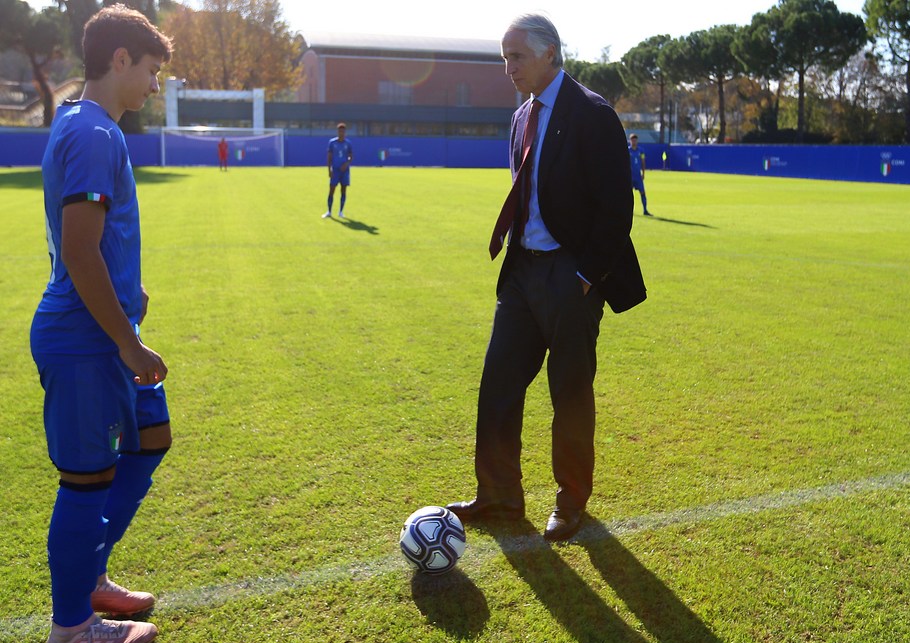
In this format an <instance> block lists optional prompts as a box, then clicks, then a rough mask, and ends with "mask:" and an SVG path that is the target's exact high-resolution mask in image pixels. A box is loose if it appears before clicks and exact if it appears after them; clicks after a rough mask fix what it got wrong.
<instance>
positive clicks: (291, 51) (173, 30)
mask: <svg viewBox="0 0 910 643" xmlns="http://www.w3.org/2000/svg"><path fill="white" fill-rule="evenodd" d="M163 31H164V32H165V33H167V34H168V35H169V36H171V37H172V38H173V40H174V47H175V50H176V54H175V56H174V59H173V61H172V62H171V64H170V66H169V68H168V69H169V71H170V73H171V74H173V75H174V76H177V77H180V78H185V79H186V83H187V86H188V87H192V88H195V89H233V90H238V89H242V90H249V89H254V88H257V87H263V88H265V90H266V93H267V94H275V93H276V92H280V91H282V90H285V89H288V88H291V87H292V86H293V85H294V84H295V83H296V82H297V75H296V69H295V68H296V65H297V62H298V60H299V57H300V44H299V41H298V40H297V39H296V38H295V35H294V34H293V33H291V31H290V29H289V27H288V25H287V24H286V23H285V22H284V21H283V20H282V18H281V6H280V4H279V2H278V0H203V2H202V8H201V9H200V10H199V11H194V10H193V9H190V8H189V7H186V6H184V5H176V6H175V7H174V8H173V9H172V10H170V11H168V12H167V14H166V15H165V16H164V21H163Z"/></svg>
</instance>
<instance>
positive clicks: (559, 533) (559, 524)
mask: <svg viewBox="0 0 910 643" xmlns="http://www.w3.org/2000/svg"><path fill="white" fill-rule="evenodd" d="M584 513H585V510H584V509H560V508H559V507H557V508H556V510H555V511H554V512H553V513H551V514H550V519H549V520H547V528H546V530H545V531H544V532H543V537H544V540H548V541H550V542H556V541H560V540H568V539H569V538H571V537H572V536H574V535H575V534H576V533H578V528H579V527H581V518H582V516H583V515H584Z"/></svg>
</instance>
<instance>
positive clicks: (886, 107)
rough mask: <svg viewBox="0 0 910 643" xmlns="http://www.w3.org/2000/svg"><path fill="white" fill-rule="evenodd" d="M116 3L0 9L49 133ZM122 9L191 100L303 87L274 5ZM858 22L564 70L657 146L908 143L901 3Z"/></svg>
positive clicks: (294, 47) (266, 1)
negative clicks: (58, 70)
mask: <svg viewBox="0 0 910 643" xmlns="http://www.w3.org/2000/svg"><path fill="white" fill-rule="evenodd" d="M115 1H116V0H103V1H99V0H57V3H56V4H57V6H56V7H48V8H45V9H44V10H42V11H41V12H37V13H36V12H35V11H34V10H33V9H32V8H31V7H30V6H29V5H28V3H26V2H25V1H24V0H0V51H4V50H16V51H18V52H20V53H21V54H22V55H24V56H25V58H26V59H27V60H28V64H29V65H30V67H31V71H32V77H33V78H34V80H35V84H36V86H37V87H38V93H39V95H40V96H41V97H42V100H43V101H44V122H45V125H49V124H50V122H51V120H52V118H53V113H54V105H53V96H52V92H51V88H50V84H49V82H48V78H47V69H48V67H49V66H50V65H51V64H52V63H54V62H55V61H57V62H58V61H60V60H61V59H64V58H71V59H73V60H75V61H77V64H79V65H81V56H82V51H81V42H80V38H81V34H82V27H83V25H84V24H85V22H86V21H87V20H88V18H89V17H91V16H92V15H93V14H94V13H95V12H97V11H99V10H100V9H101V7H102V6H106V5H109V4H114V3H115ZM121 1H124V0H121ZM124 4H127V5H129V6H131V7H133V8H135V9H137V10H139V11H141V12H142V13H144V14H145V15H146V16H148V17H149V19H150V20H152V21H153V22H154V23H156V24H160V25H161V26H162V29H163V30H164V32H165V33H167V34H169V35H171V36H172V37H173V38H174V39H175V42H176V43H177V46H178V51H179V55H178V56H175V57H174V60H173V61H172V62H171V63H170V64H169V66H168V70H167V73H168V74H170V75H174V76H177V77H183V78H187V79H191V80H190V83H191V86H192V87H194V88H199V89H252V88H254V87H264V88H265V89H266V93H267V95H269V96H270V97H271V98H272V99H275V98H281V97H282V96H287V95H289V94H290V93H291V92H292V91H293V90H294V89H295V88H296V87H297V86H298V85H299V84H300V82H301V80H302V79H301V78H300V57H301V54H302V52H303V51H304V50H305V43H304V41H303V38H302V37H301V36H300V35H299V34H297V33H294V32H292V31H291V30H290V28H289V27H288V25H287V24H286V23H285V22H284V20H283V19H282V17H281V6H280V2H279V0H201V2H196V3H195V6H197V7H198V8H197V9H193V8H190V7H189V6H187V5H185V4H182V3H181V2H177V1H176V0H125V2H124ZM863 13H864V14H865V18H863V17H860V16H857V15H855V14H851V13H845V12H841V11H840V10H839V9H838V8H837V5H836V4H835V3H834V2H833V1H831V0H779V1H778V3H777V4H776V5H774V6H772V7H771V8H770V9H768V10H767V11H766V12H764V13H758V14H756V15H755V16H753V18H752V21H751V23H750V24H748V25H745V26H737V25H717V26H713V27H710V28H708V29H704V30H699V31H695V32H693V33H690V34H688V35H686V36H682V37H679V38H671V37H670V36H669V35H657V36H651V37H649V38H647V39H645V40H643V41H642V42H640V43H639V44H638V45H636V46H635V47H633V48H632V49H630V50H629V51H628V52H626V53H625V54H624V55H623V56H622V58H621V60H620V61H618V62H610V61H609V49H605V50H604V55H603V57H602V60H601V61H600V62H594V63H591V62H585V61H579V60H576V59H573V57H572V55H571V54H570V52H567V56H566V69H567V71H568V72H569V73H570V74H572V75H573V76H575V77H576V78H577V79H578V80H580V81H581V82H583V83H585V84H586V85H587V86H588V87H590V88H591V89H593V90H594V91H597V92H598V93H600V94H602V95H603V96H604V97H605V98H606V99H607V100H608V101H609V102H611V103H612V104H613V105H614V106H616V108H617V110H618V111H619V112H621V113H623V114H643V115H645V116H646V117H647V121H646V122H643V126H645V127H652V124H651V123H650V122H649V121H651V120H653V121H654V125H656V129H657V130H658V136H659V140H660V141H661V142H668V141H669V140H670V137H669V132H671V131H672V132H675V133H680V132H681V133H682V134H683V135H684V136H686V137H687V139H689V140H699V141H701V142H710V141H716V142H727V141H743V142H794V143H809V142H813V143H816V142H836V143H900V142H904V143H910V1H908V0H866V3H865V5H864V7H863ZM152 108H153V107H151V108H150V109H152ZM127 118H128V119H129V120H128V121H127V122H126V123H124V124H123V125H124V129H125V130H127V131H137V130H138V129H139V128H140V127H141V123H140V119H141V118H142V116H139V115H129V116H128V117H127ZM131 121H132V122H131ZM677 135H678V134H677Z"/></svg>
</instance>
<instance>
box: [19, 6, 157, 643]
mask: <svg viewBox="0 0 910 643" xmlns="http://www.w3.org/2000/svg"><path fill="white" fill-rule="evenodd" d="M171 51H172V48H171V41H170V39H168V38H167V37H166V36H164V35H163V34H161V33H160V32H159V31H158V30H157V29H156V28H155V27H154V26H153V25H152V24H151V23H150V22H149V21H148V19H147V18H146V17H145V16H144V15H142V14H141V13H139V12H138V11H134V10H132V9H128V8H126V7H124V6H123V5H115V6H113V7H107V8H105V9H102V10H101V11H100V12H99V13H97V14H96V15H95V16H93V17H92V18H91V19H90V20H89V21H88V22H87V23H86V25H85V32H84V37H83V52H84V60H85V78H86V82H85V88H84V91H83V94H82V97H81V99H80V100H78V101H71V102H70V101H68V102H66V103H64V104H63V105H62V106H60V108H59V109H58V110H57V114H56V117H55V118H54V122H53V124H52V126H51V131H50V137H49V140H48V144H47V148H46V150H45V153H44V159H43V161H42V166H41V171H42V175H43V177H44V204H45V216H46V228H47V242H48V250H49V254H50V261H51V274H50V280H49V282H48V284H47V288H46V290H45V291H44V295H43V296H42V298H41V302H40V303H39V305H38V309H37V311H36V312H35V316H34V319H33V321H32V327H31V350H32V355H33V357H34V360H35V364H36V365H37V367H38V373H39V375H40V379H41V385H42V387H43V388H44V391H45V398H44V425H45V433H46V436H47V445H48V454H49V456H50V459H51V461H52V462H53V464H54V466H55V467H56V468H57V470H58V471H59V476H60V485H59V489H58V491H57V498H56V502H55V504H54V510H53V513H52V515H51V520H50V527H49V530H48V538H47V552H48V566H49V568H50V576H51V599H52V604H53V611H54V613H53V623H52V626H51V633H50V636H49V638H48V643H77V642H82V643H89V642H93V641H105V642H107V643H112V642H113V643H143V642H145V641H151V640H152V639H154V638H155V636H156V635H157V633H158V630H157V628H156V627H155V626H154V625H153V624H151V623H144V622H136V621H129V620H124V621H114V620H104V619H101V618H100V617H99V616H98V615H97V614H96V612H102V613H109V614H115V615H131V614H135V613H138V612H143V611H146V610H148V609H149V608H151V607H152V605H153V604H154V603H155V597H154V596H152V595H151V594H149V593H147V592H132V591H129V590H127V589H125V588H123V587H121V586H120V585H117V584H116V583H114V582H113V581H111V580H110V579H109V578H108V575H107V563H108V557H109V556H110V553H111V549H112V548H113V547H114V545H115V544H116V543H117V542H118V541H119V540H120V539H121V537H122V536H123V534H124V533H125V532H126V529H127V527H128V526H129V524H130V522H131V521H132V519H133V516H134V515H135V513H136V511H137V509H138V508H139V504H140V503H141V502H142V500H143V499H144V498H145V496H146V493H147V492H148V490H149V488H150V487H151V484H152V473H153V472H154V471H155V469H156V468H157V466H158V465H159V464H160V462H161V460H162V458H163V457H164V454H165V452H166V451H167V450H168V448H169V447H170V445H171V427H170V419H169V414H168V407H167V401H166V398H165V394H164V388H163V386H162V382H163V380H164V379H165V377H166V376H167V372H168V371H167V366H166V365H165V363H164V361H163V360H162V358H161V356H159V355H158V354H157V353H156V352H155V351H153V350H152V349H150V348H148V347H146V346H145V345H144V344H143V343H142V342H141V341H140V340H139V324H141V323H142V321H143V319H144V317H145V313H146V310H147V307H148V295H147V294H146V292H145V289H144V288H143V286H142V281H141V270H140V233H139V204H138V201H137V198H136V183H135V180H134V178H133V170H132V166H131V165H130V159H129V153H128V150H127V146H126V139H125V138H124V136H123V132H121V130H120V128H119V126H118V125H117V121H118V120H119V119H120V117H121V116H122V115H123V113H124V112H125V111H127V110H132V111H135V110H138V109H140V108H141V107H142V106H143V104H144V103H145V101H146V99H147V98H148V97H149V96H150V95H151V94H155V93H158V89H159V86H158V72H159V71H160V69H161V66H162V64H164V63H165V62H167V61H168V60H170V58H171Z"/></svg>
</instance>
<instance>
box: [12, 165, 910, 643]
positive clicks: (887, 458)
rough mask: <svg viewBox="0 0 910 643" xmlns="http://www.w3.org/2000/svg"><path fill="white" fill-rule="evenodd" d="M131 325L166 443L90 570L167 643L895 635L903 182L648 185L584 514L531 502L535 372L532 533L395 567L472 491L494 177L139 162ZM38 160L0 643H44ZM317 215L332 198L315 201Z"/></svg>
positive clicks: (546, 417)
mask: <svg viewBox="0 0 910 643" xmlns="http://www.w3.org/2000/svg"><path fill="white" fill-rule="evenodd" d="M137 178H138V184H139V198H140V203H141V206H142V218H143V253H144V255H143V260H144V272H143V277H144V282H145V285H146V288H147V290H148V291H149V293H150V295H151V303H150V312H149V316H148V318H147V320H146V322H145V324H144V326H143V338H144V339H145V341H146V342H147V343H148V344H149V345H150V346H152V347H153V348H155V349H156V350H158V351H159V352H160V353H161V354H162V355H163V356H164V358H165V360H166V362H167V363H168V366H169V368H170V374H169V376H168V380H167V382H166V386H167V391H168V398H169V402H170V406H171V411H172V422H173V428H174V434H175V440H174V448H173V449H172V450H171V452H170V454H169V455H168V457H167V458H166V459H165V461H164V464H163V465H162V467H161V469H160V470H159V472H158V474H157V476H156V483H155V486H154V487H153V489H152V492H151V495H150V496H149V498H148V499H147V501H146V502H145V504H144V506H143V507H142V509H141V511H140V513H139V515H138V517H137V518H136V520H135V522H134V523H133V526H132V528H131V530H130V531H129V532H128V533H127V536H126V538H125V540H124V541H123V542H122V543H121V544H120V546H119V549H118V550H117V551H115V554H114V558H113V559H112V569H111V572H112V576H113V577H114V578H115V579H117V580H119V581H120V582H122V583H123V584H125V585H128V586H131V587H136V588H137V589H145V590H148V591H152V592H155V593H156V594H157V595H158V597H159V605H158V607H157V608H156V610H155V611H154V613H153V614H152V615H151V617H150V618H151V620H152V621H154V622H155V623H156V624H157V625H158V626H159V628H160V630H161V634H160V636H159V638H158V640H160V641H162V642H163V643H177V642H180V643H211V642H212V641H217V642H218V643H250V642H252V641H256V642H262V641H275V642H279V641H280V642H285V641H301V642H302V641H307V642H309V641H313V642H319V643H335V642H337V643H342V642H361V641H363V642H383V643H385V642H389V641H396V642H402V643H411V642H418V641H419V642H424V641H426V642H440V643H441V642H455V641H474V642H477V643H503V642H513V641H514V642H518V641H523V642H531V643H540V642H550V643H557V642H559V643H562V642H571V641H581V642H591V643H605V642H610V643H625V642H628V643H684V642H691V643H715V642H719V641H724V642H741V643H752V642H755V641H767V642H774V643H781V642H791V641H792V642H794V643H795V642H798V641H799V642H803V641H825V642H828V643H834V642H848V641H849V642H855V643H891V642H896V641H901V640H908V639H910V600H908V597H910V576H908V574H907V569H908V567H910V531H908V529H907V525H908V524H910V435H908V423H910V359H908V356H910V322H908V320H910V305H908V302H910V209H908V205H907V204H908V203H910V187H908V186H888V185H871V184H858V183H834V182H823V181H801V180H782V179H769V178H755V177H735V176H719V175H705V174H688V173H666V172H665V173H661V172H650V173H648V176H647V179H646V184H647V188H648V195H649V202H650V203H649V205H650V207H651V209H652V210H653V211H654V213H655V214H656V215H657V216H656V217H654V218H652V219H646V218H644V217H642V216H640V213H641V207H640V203H639V202H638V196H637V194H636V212H637V213H638V214H637V216H636V217H635V224H634V227H633V237H634V240H635V243H636V247H637V249H638V252H639V256H640V259H641V262H642V266H643V270H644V274H645V280H646V282H647V284H648V287H649V298H648V300H647V302H645V303H644V304H643V305H641V306H639V307H637V308H635V309H633V310H632V311H630V312H628V313H625V314H623V315H618V316H617V315H613V314H612V313H610V312H609V311H607V312H606V314H605V317H604V320H603V323H602V325H601V337H600V345H599V358H600V365H599V373H598V377H597V381H596V391H597V396H598V400H597V401H598V429H597V438H596V439H597V455H598V460H597V468H596V472H595V475H596V482H595V495H594V497H593V498H592V499H591V502H590V504H589V513H590V514H591V517H592V519H591V520H590V521H589V522H588V523H587V527H586V528H585V530H584V531H583V533H582V536H581V537H580V538H579V539H577V540H576V541H574V542H572V543H570V544H568V545H563V546H554V547H550V546H547V545H545V544H544V542H543V540H542V537H541V535H540V533H541V531H542V529H543V526H544V523H545V521H546V517H547V515H548V513H549V511H550V510H551V508H552V504H553V501H554V493H555V488H554V483H553V481H552V477H551V472H550V461H549V421H550V418H551V413H550V406H549V399H548V397H547V392H546V376H545V373H544V374H541V376H540V377H539V378H538V381H536V382H535V383H534V385H533V386H532V388H531V389H530V391H529V396H528V403H527V411H526V421H525V432H524V444H525V448H524V456H523V467H524V471H525V485H526V489H527V501H528V520H527V521H526V522H524V523H519V524H514V525H495V524H494V525H490V526H488V527H486V528H480V527H475V526H469V527H468V530H467V534H468V550H467V552H466V554H465V556H464V558H463V559H462V561H461V562H460V563H459V566H458V568H457V569H456V570H455V571H454V572H452V573H451V574H449V575H446V576H443V577H441V578H437V579H433V580H430V579H427V578H422V577H419V576H417V577H414V576H413V575H412V573H411V572H410V570H409V569H408V568H407V566H406V564H405V562H404V559H403V558H402V557H401V556H400V554H399V552H398V550H397V548H398V531H399V528H400V525H401V523H402V521H403V520H404V519H405V518H406V517H407V516H408V514H410V513H411V512H412V511H413V510H415V509H416V508H418V507H420V506H423V505H429V504H445V503H447V502H450V501H453V500H460V499H466V498H469V497H470V496H471V495H472V494H473V492H474V479H473V465H472V455H473V444H474V412H475V404H476V395H477V386H478V382H479V378H480V370H481V362H482V359H483V353H484V350H485V347H486V341H487V338H488V335H489V331H490V324H491V321H492V313H493V307H494V303H495V302H494V292H493V289H494V285H495V280H496V275H497V273H498V269H499V263H500V262H499V261H496V262H495V263H493V262H490V260H489V255H488V254H487V243H488V241H489V234H490V230H491V228H492V225H493V222H494V220H495V217H496V215H497V214H498V211H499V206H500V205H501V202H502V199H503V198H504V196H505V194H506V192H507V189H508V182H509V178H508V172H507V171H505V170H441V169H397V168H355V170H354V171H353V181H354V184H353V185H352V186H351V188H350V193H349V198H348V204H347V207H346V214H347V216H348V219H347V220H346V221H344V222H341V221H339V220H337V219H334V220H323V219H321V218H320V215H321V214H322V213H323V212H324V211H325V197H326V189H327V181H326V176H325V169H324V168H285V169H271V168H270V169H231V170H230V171H229V172H227V173H226V174H224V173H219V172H218V170H217V169H215V168H200V169H181V168H167V169H142V170H139V171H137ZM40 180H41V179H40V172H38V171H37V170H34V169H11V170H0V203H2V208H0V230H2V232H3V234H2V235H0V302H2V308H0V320H2V322H0V417H2V423H0V472H2V481H3V484H2V485H0V561H2V562H0V641H3V642H7V641H9V642H12V641H16V642H18V641H20V640H28V641H43V640H44V638H43V637H44V636H46V629H47V627H48V623H49V618H50V598H49V594H50V590H49V577H48V571H47V565H46V553H45V540H46V529H47V523H48V519H49V516H50V510H51V507H52V503H53V498H54V493H55V490H56V474H55V471H54V470H53V467H52V466H51V464H50V462H49V461H48V459H47V456H46V447H45V442H44V434H43V428H42V420H41V400H42V392H41V389H40V386H39V383H38V381H37V376H36V372H35V368H34V365H33V363H32V361H31V357H30V354H29V347H28V328H29V324H30V320H31V316H32V313H33V311H34V307H35V305H36V303H37V301H38V298H39V296H40V293H41V291H42V289H43V287H44V284H45V281H46V279H47V274H48V270H49V264H48V259H47V254H46V244H45V239H44V224H43V208H42V196H41V183H40ZM337 205H338V195H337V194H336V207H335V210H336V213H337Z"/></svg>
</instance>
